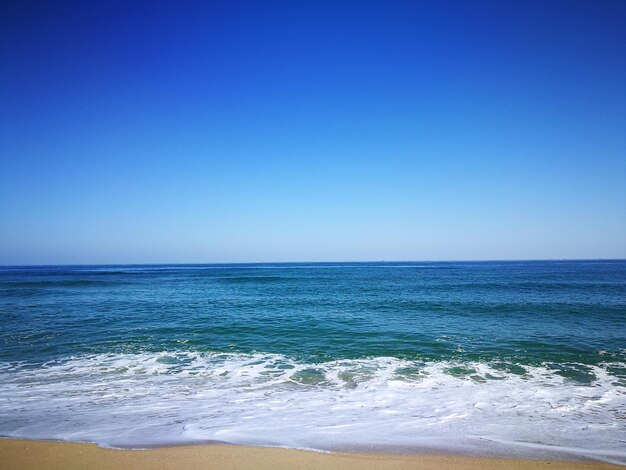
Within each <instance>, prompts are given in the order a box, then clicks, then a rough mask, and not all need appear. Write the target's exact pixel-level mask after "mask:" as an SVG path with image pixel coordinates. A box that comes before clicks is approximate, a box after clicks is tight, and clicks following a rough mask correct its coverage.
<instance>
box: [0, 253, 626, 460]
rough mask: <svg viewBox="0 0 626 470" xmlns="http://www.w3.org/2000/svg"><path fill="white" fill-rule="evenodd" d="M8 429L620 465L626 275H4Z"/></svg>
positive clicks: (144, 270)
mask: <svg viewBox="0 0 626 470" xmlns="http://www.w3.org/2000/svg"><path fill="white" fill-rule="evenodd" d="M0 315H1V318H2V324H1V326H0V434H2V435H5V436H13V437H30V438H55V439H67V440H77V441H94V442H98V443H100V444H102V445H110V446H121V447H145V446H150V445H159V444H165V443H193V442H204V441H214V440H217V441H223V442H232V443H242V444H258V445H278V446H290V447H301V448H313V449H321V450H336V449H359V450H399V451H407V450H408V451H411V450H447V451H462V452H470V453H476V454H489V455H509V456H524V457H529V456H530V457H563V458H568V457H575V458H576V457H580V458H583V457H585V458H598V459H602V460H607V461H615V462H623V463H624V462H626V451H624V449H625V448H626V262H625V261H564V262H558V261H551V262H480V263H467V262H465V263H363V264H350V263H348V264H266V265H210V266H75V267H29V268H24V267H15V268H0Z"/></svg>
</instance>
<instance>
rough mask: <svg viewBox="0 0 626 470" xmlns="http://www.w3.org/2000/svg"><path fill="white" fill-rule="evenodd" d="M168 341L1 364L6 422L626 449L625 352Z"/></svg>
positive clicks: (574, 451)
mask: <svg viewBox="0 0 626 470" xmlns="http://www.w3.org/2000/svg"><path fill="white" fill-rule="evenodd" d="M584 367H585V368H587V369H588V371H589V373H590V374H592V375H593V377H594V378H593V380H591V381H589V382H588V383H587V384H583V383H580V382H578V381H575V380H571V379H568V378H567V377H564V376H563V375H561V374H559V373H557V372H558V370H556V371H555V368H554V367H553V366H551V365H548V364H546V365H542V366H523V367H520V366H515V365H511V364H502V363H493V364H486V363H481V362H466V363H458V362H452V361H440V362H418V361H409V360H402V359H397V358H392V357H376V358H369V359H351V360H335V361H329V362H322V363H307V362H299V361H297V360H294V359H292V358H289V357H286V356H282V355H277V354H261V353H259V354H219V353H197V352H184V353H172V352H160V353H151V354H148V353H145V354H104V355H91V356H78V357H71V358H66V359H63V360H57V361H53V362H48V363H44V364H34V363H28V362H10V363H9V362H5V363H1V364H0V434H2V435H5V436H10V437H21V438H45V439H61V440H72V441H92V442H97V443H99V444H100V445H105V446H113V447H146V446H152V445H163V444H177V443H196V442H209V441H221V442H228V443H236V444H249V445H273V446H286V447H295V448H309V449H319V450H350V449H352V450H388V451H389V450H391V451H393V450H404V451H420V450H442V451H448V452H455V451H459V452H467V453H472V454H483V455H484V454H489V455H503V456H520V457H541V458H559V457H562V458H571V457H575V458H593V459H601V460H606V461H612V462H621V463H626V452H624V451H623V442H624V440H626V413H624V409H626V381H625V380H624V377H623V375H621V376H620V375H618V373H619V371H620V370H621V371H623V370H624V367H626V365H625V364H622V363H619V364H616V363H606V364H600V365H597V366H584Z"/></svg>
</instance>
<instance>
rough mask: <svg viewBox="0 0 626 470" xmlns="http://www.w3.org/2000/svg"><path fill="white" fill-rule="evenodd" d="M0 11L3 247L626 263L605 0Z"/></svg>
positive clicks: (237, 256)
mask: <svg viewBox="0 0 626 470" xmlns="http://www.w3.org/2000/svg"><path fill="white" fill-rule="evenodd" d="M130 4H132V6H130ZM0 21H1V24H0V38H1V49H0V163H1V166H0V264H22V263H26V264H30V263H42V264H49V263H151V262H155V263H158V262H229V261H232V262H239V261H291V260H311V261H317V260H329V261H332V260H380V259H385V260H441V259H524V258H597V257H605V258H626V2H624V1H613V2H612V1H602V0H598V1H595V0H594V1H591V0H590V1H586V2H585V1H576V0H571V1H570V0H567V1H532V2H528V1H518V2H509V1H488V2H474V1H463V2H444V1H432V2H431V1H424V2H419V1H408V2H389V1H377V2H374V1H355V2H341V1H284V2H275V1H265V0H259V1H257V2H237V1H223V2H174V1H171V2H160V1H156V2H155V1H145V2H126V1H120V2H113V1H106V2H83V1H76V2H64V1H52V2H28V1H18V0H15V1H12V2H11V1H9V2H2V6H0Z"/></svg>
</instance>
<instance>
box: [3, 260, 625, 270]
mask: <svg viewBox="0 0 626 470" xmlns="http://www.w3.org/2000/svg"><path fill="white" fill-rule="evenodd" d="M542 261H544V262H545V261H626V258H507V259H449V260H384V259H383V260H366V261H347V260H343V261H237V262H227V261H225V262H199V263H195V262H192V263H184V262H183V263H181V262H164V263H62V264H36V263H26V264H0V268H20V267H53V266H54V267H70V266H223V265H231V266H237V265H239V266H243V265H248V266H249V265H260V264H293V265H298V264H368V263H390V264H392V263H519V262H542Z"/></svg>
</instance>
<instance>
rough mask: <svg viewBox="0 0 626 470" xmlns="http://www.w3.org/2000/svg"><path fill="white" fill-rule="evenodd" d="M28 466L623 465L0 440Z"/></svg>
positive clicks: (438, 469) (2, 450)
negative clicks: (114, 447)
mask: <svg viewBox="0 0 626 470" xmlns="http://www.w3.org/2000/svg"><path fill="white" fill-rule="evenodd" d="M27 468H46V469H67V470H73V469H81V468H89V469H102V470H112V469H119V468H122V469H124V468H133V469H160V470H168V469H180V468H185V469H196V468H197V469H200V468H205V469H206V468H215V469H224V470H227V469H244V470H245V469H275V468H298V469H307V468H311V469H312V468H315V469H335V468H345V469H354V470H356V469H364V470H369V469H372V470H373V469H381V470H383V469H408V468H413V469H414V468H428V469H435V470H448V469H449V470H466V469H475V468H480V469H486V470H489V469H501V468H506V469H511V470H529V469H551V470H566V469H572V470H603V469H607V470H609V469H619V468H624V466H622V465H618V464H610V463H606V462H599V461H594V460H583V461H569V460H530V459H517V458H500V457H474V456H468V455H457V454H394V453H360V452H336V453H331V452H315V451H309V450H300V449H287V448H279V447H252V446H240V445H230V444H195V445H177V446H168V447H155V448H151V449H146V450H131V449H111V448H103V447H99V446H98V445H97V444H92V443H78V442H65V441H43V440H28V439H13V438H0V469H27Z"/></svg>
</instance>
